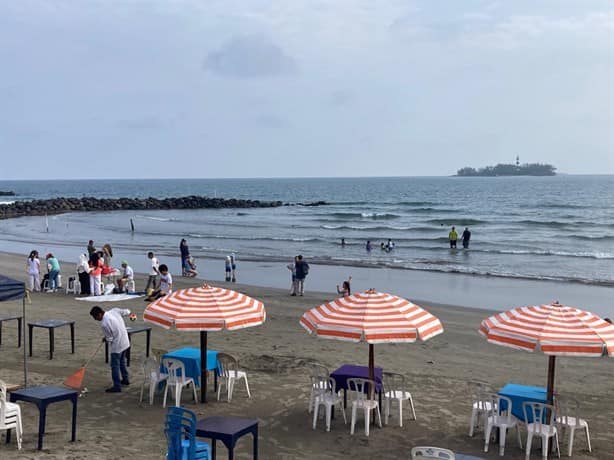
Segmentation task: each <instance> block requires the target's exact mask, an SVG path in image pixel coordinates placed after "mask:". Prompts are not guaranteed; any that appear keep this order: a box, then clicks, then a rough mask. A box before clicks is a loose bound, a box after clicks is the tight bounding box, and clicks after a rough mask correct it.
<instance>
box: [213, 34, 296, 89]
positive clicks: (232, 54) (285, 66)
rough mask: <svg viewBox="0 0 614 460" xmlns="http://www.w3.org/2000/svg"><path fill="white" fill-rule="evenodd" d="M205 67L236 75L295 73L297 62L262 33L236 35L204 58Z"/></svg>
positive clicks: (224, 74) (219, 72)
mask: <svg viewBox="0 0 614 460" xmlns="http://www.w3.org/2000/svg"><path fill="white" fill-rule="evenodd" d="M205 69H206V70H208V71H210V72H212V73H215V74H218V75H221V76H224V77H236V78H264V77H276V76H283V75H292V74H294V73H296V72H297V71H298V66H297V64H296V61H295V60H294V58H292V57H291V56H289V55H287V54H286V53H285V52H284V51H283V50H282V49H281V47H279V46H278V45H276V44H275V43H273V42H271V41H270V40H269V39H267V38H266V37H263V36H261V35H242V36H235V37H233V38H231V39H230V40H229V41H227V42H226V43H224V44H223V45H222V46H221V47H220V48H219V49H218V50H216V51H212V52H211V53H209V54H208V55H207V57H206V58H205Z"/></svg>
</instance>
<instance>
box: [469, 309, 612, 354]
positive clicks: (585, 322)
mask: <svg viewBox="0 0 614 460" xmlns="http://www.w3.org/2000/svg"><path fill="white" fill-rule="evenodd" d="M480 334H482V335H483V336H484V337H486V339H487V340H488V341H489V342H491V343H495V344H497V345H503V346H506V347H510V348H516V349H518V350H525V351H531V352H532V351H536V350H537V351H542V352H544V354H546V355H553V356H589V357H600V356H603V355H604V354H605V355H609V356H614V326H613V325H612V324H610V323H608V322H606V321H604V320H603V319H601V318H599V317H598V316H596V315H594V314H593V313H590V312H587V311H584V310H580V309H578V308H575V307H568V306H565V305H561V304H558V303H556V302H555V303H552V304H550V305H535V306H527V307H519V308H514V309H512V310H509V311H506V312H504V313H498V314H496V315H493V316H491V317H489V318H487V319H485V320H484V321H482V324H481V325H480Z"/></svg>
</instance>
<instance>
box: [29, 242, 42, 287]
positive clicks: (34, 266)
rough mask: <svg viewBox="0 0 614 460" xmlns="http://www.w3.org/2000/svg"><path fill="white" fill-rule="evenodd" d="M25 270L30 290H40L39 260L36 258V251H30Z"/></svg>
mask: <svg viewBox="0 0 614 460" xmlns="http://www.w3.org/2000/svg"><path fill="white" fill-rule="evenodd" d="M26 270H27V272H28V280H29V284H30V291H40V290H41V261H40V260H38V251H32V252H31V253H30V256H29V257H28V260H27V261H26Z"/></svg>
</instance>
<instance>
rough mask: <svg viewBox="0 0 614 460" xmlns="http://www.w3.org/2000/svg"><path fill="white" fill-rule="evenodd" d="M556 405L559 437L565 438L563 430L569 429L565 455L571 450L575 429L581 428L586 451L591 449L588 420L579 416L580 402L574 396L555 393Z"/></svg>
mask: <svg viewBox="0 0 614 460" xmlns="http://www.w3.org/2000/svg"><path fill="white" fill-rule="evenodd" d="M554 405H555V407H556V424H557V425H559V426H560V427H561V428H562V431H563V433H562V435H561V437H562V438H563V439H565V432H566V431H567V430H569V442H568V452H567V455H568V456H570V457H571V452H572V450H573V439H574V436H575V434H576V430H578V429H582V430H584V432H585V433H586V443H587V444H588V451H589V452H592V451H593V450H592V449H591V436H590V434H589V432H588V422H587V421H586V420H584V419H583V418H580V415H579V412H580V403H579V402H578V400H577V399H576V398H572V397H568V396H560V395H557V396H556V398H555V400H554Z"/></svg>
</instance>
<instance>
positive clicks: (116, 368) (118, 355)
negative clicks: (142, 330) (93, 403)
mask: <svg viewBox="0 0 614 460" xmlns="http://www.w3.org/2000/svg"><path fill="white" fill-rule="evenodd" d="M90 315H91V316H92V318H94V319H95V320H96V321H100V328H101V329H102V333H103V334H104V337H103V338H102V340H103V342H104V341H106V342H107V343H108V344H109V347H110V350H111V378H112V379H113V386H112V387H110V388H107V389H106V390H105V391H106V392H107V393H120V392H121V391H122V385H130V380H129V376H128V369H127V367H126V351H127V350H128V348H130V341H129V339H128V331H127V330H126V325H125V324H124V319H123V316H128V315H130V310H128V309H127V308H112V309H111V310H109V311H104V310H103V309H102V308H100V307H99V306H95V307H92V309H91V310H90Z"/></svg>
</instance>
